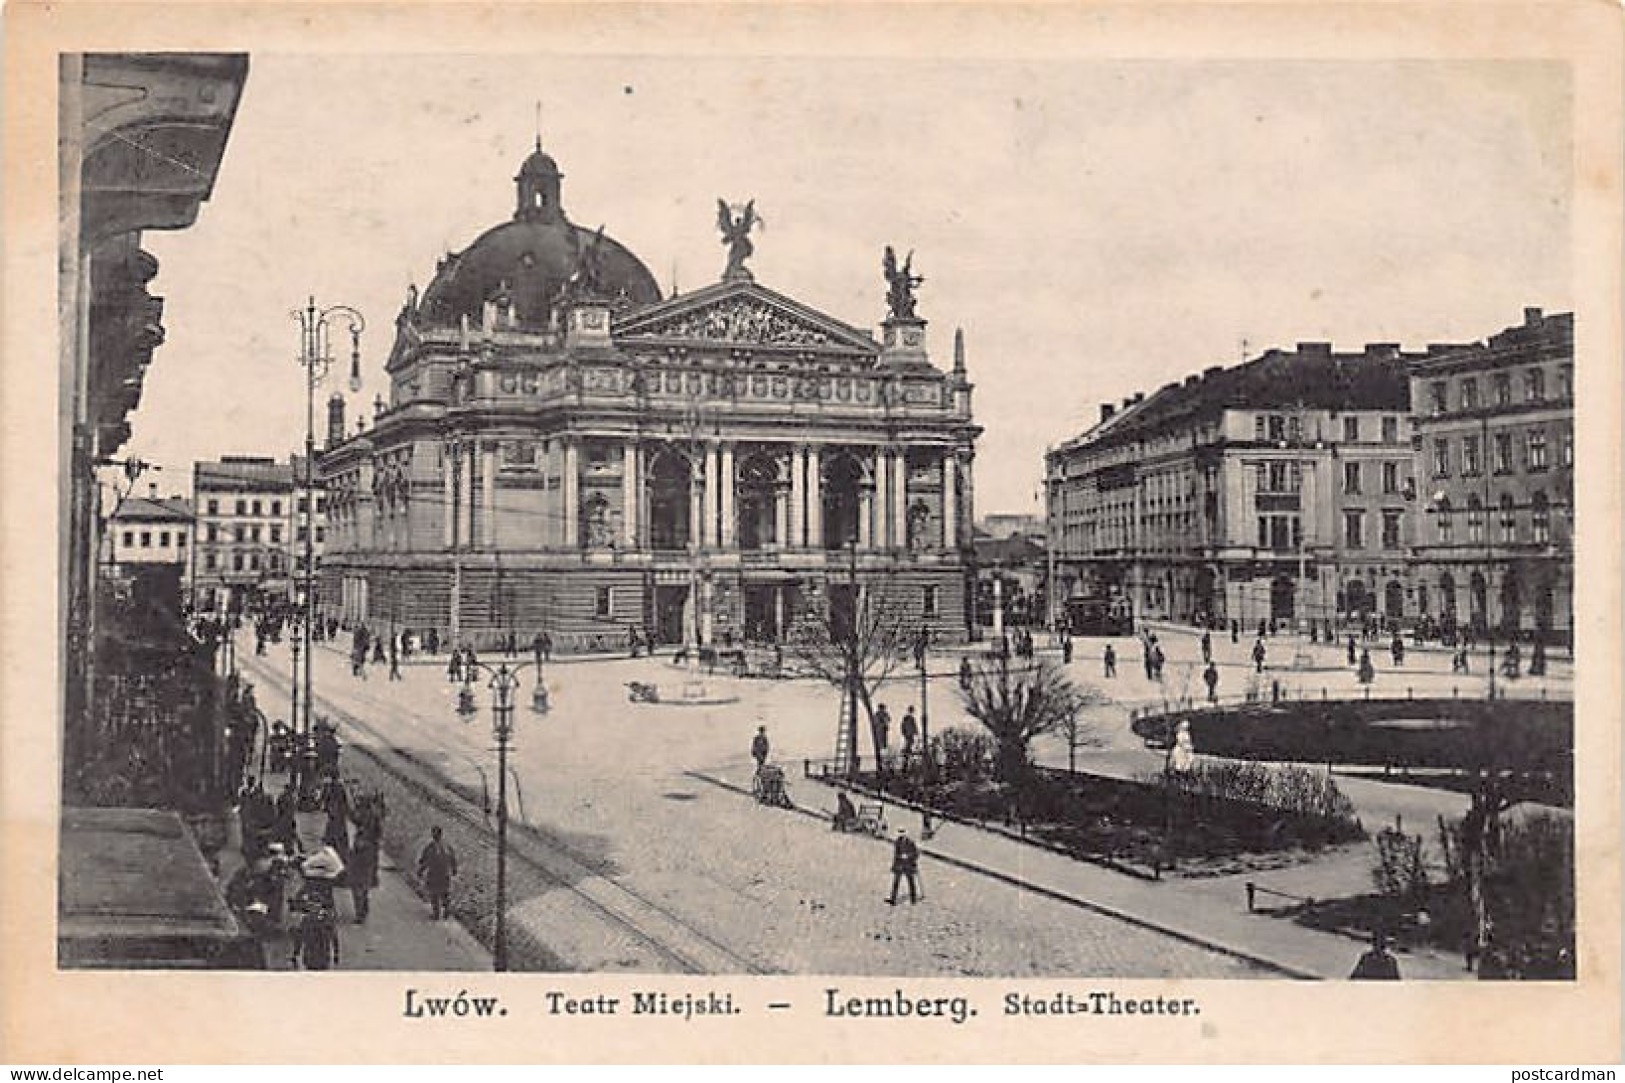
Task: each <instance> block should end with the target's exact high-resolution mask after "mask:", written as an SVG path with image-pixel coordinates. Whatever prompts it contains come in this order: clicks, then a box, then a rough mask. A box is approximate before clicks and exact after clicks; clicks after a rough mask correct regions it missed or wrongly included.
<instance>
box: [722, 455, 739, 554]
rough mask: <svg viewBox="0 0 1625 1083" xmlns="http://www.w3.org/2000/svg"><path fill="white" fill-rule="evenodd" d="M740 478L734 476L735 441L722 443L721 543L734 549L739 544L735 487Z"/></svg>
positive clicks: (724, 546)
mask: <svg viewBox="0 0 1625 1083" xmlns="http://www.w3.org/2000/svg"><path fill="white" fill-rule="evenodd" d="M738 484H739V479H738V478H736V477H735V476H734V446H733V441H731V440H730V441H728V442H727V443H725V444H723V445H722V481H721V485H722V489H721V492H720V494H719V495H720V496H721V498H722V537H721V539H720V544H721V545H722V547H723V548H724V549H732V548H734V547H735V546H737V545H738V544H739V524H738V522H737V521H736V520H737V519H738V515H737V514H736V513H735V511H734V495H735V494H734V489H735V487H736V486H737V485H738Z"/></svg>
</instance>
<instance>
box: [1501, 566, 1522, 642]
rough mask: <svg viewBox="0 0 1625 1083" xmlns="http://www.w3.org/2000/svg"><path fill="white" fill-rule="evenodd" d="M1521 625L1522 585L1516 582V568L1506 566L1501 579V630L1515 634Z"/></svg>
mask: <svg viewBox="0 0 1625 1083" xmlns="http://www.w3.org/2000/svg"><path fill="white" fill-rule="evenodd" d="M1522 626H1523V586H1522V584H1520V583H1519V582H1518V570H1517V569H1516V568H1508V569H1507V570H1506V574H1505V576H1503V577H1502V579H1501V630H1502V631H1504V632H1505V633H1507V634H1508V635H1516V634H1517V632H1518V629H1519V628H1521V627H1522Z"/></svg>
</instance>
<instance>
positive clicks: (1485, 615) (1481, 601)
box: [1467, 572, 1490, 632]
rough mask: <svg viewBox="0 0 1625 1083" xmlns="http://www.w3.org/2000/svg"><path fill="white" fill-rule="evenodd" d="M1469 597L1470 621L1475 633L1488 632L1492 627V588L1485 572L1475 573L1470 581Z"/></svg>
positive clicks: (1468, 587)
mask: <svg viewBox="0 0 1625 1083" xmlns="http://www.w3.org/2000/svg"><path fill="white" fill-rule="evenodd" d="M1467 596H1468V606H1469V609H1468V613H1469V619H1470V620H1471V621H1472V623H1473V629H1474V631H1478V632H1485V631H1488V630H1489V626H1490V619H1489V606H1490V588H1489V584H1488V583H1487V582H1485V580H1484V573H1483V572H1474V573H1473V577H1472V578H1471V579H1470V580H1468V584H1467Z"/></svg>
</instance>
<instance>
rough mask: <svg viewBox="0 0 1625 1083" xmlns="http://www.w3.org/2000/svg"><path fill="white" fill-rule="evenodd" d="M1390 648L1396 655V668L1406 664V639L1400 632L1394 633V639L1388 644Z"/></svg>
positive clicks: (1390, 651)
mask: <svg viewBox="0 0 1625 1083" xmlns="http://www.w3.org/2000/svg"><path fill="white" fill-rule="evenodd" d="M1388 650H1389V653H1391V654H1392V655H1393V656H1394V666H1395V668H1398V667H1399V666H1402V665H1404V664H1405V640H1404V638H1403V637H1402V636H1400V634H1399V633H1398V632H1395V633H1394V641H1393V642H1392V643H1390V644H1389V645H1388Z"/></svg>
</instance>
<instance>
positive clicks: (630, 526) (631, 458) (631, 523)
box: [621, 440, 642, 549]
mask: <svg viewBox="0 0 1625 1083" xmlns="http://www.w3.org/2000/svg"><path fill="white" fill-rule="evenodd" d="M641 487H642V480H641V479H640V478H639V477H638V445H637V444H636V443H635V442H634V441H631V440H628V441H627V442H626V443H624V444H622V445H621V529H622V532H623V534H624V539H625V545H626V548H628V549H636V548H637V547H638V490H639V489H640V488H641Z"/></svg>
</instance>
